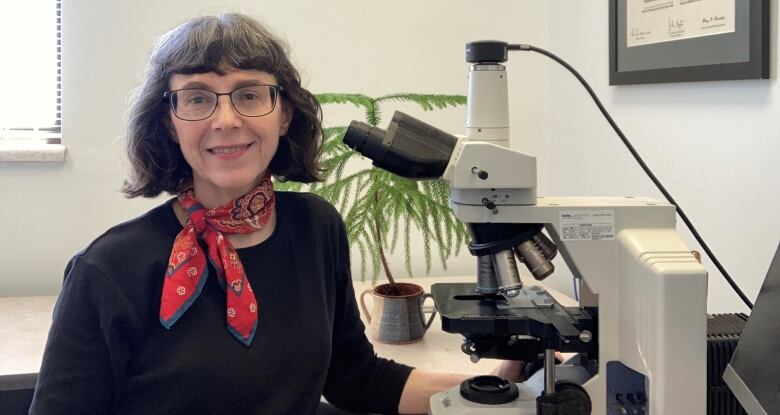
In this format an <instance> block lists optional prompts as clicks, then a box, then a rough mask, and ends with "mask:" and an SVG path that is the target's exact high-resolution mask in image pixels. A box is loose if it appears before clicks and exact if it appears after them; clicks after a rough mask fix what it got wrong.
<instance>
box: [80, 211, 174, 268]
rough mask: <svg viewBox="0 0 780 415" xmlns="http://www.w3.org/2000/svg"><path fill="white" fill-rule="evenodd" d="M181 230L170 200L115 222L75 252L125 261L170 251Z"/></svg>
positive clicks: (90, 257)
mask: <svg viewBox="0 0 780 415" xmlns="http://www.w3.org/2000/svg"><path fill="white" fill-rule="evenodd" d="M180 230H181V225H180V224H179V222H178V220H177V219H176V215H175V214H174V213H173V209H172V206H171V200H169V201H167V202H165V203H163V204H161V205H159V206H157V207H155V208H153V209H151V210H149V211H148V212H146V213H144V214H142V215H140V216H138V217H136V218H134V219H131V220H128V221H125V222H122V223H120V224H117V225H115V226H113V227H111V228H109V229H108V230H106V231H105V232H104V233H103V234H102V235H100V236H98V237H97V238H95V240H93V241H92V242H91V243H90V244H89V245H87V246H86V247H85V248H84V249H83V250H82V251H81V252H79V253H78V254H77V255H76V256H77V257H80V258H81V259H83V260H85V261H87V262H91V263H94V264H104V263H109V264H110V263H115V262H121V263H124V262H126V261H127V260H130V259H135V260H141V261H143V260H144V259H145V258H150V259H151V258H156V256H158V255H160V253H161V252H162V255H167V254H170V249H171V246H172V243H173V240H174V239H175V238H176V235H177V234H178V232H179V231H180Z"/></svg>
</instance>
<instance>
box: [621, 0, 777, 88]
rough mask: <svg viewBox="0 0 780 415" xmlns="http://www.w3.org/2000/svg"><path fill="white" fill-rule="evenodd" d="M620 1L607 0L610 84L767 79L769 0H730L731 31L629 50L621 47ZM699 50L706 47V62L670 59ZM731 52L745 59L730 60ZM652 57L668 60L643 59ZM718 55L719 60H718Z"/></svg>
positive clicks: (623, 17) (623, 13) (623, 37)
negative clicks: (732, 6) (733, 4)
mask: <svg viewBox="0 0 780 415" xmlns="http://www.w3.org/2000/svg"><path fill="white" fill-rule="evenodd" d="M626 1H627V0H609V84H610V85H629V84H652V83H667V82H692V81H717V80H727V79H769V43H770V39H769V16H770V15H769V0H736V8H737V10H736V12H737V18H736V21H735V32H734V33H723V34H717V35H711V36H704V37H699V38H689V39H680V40H675V41H670V42H663V43H655V44H651V45H641V46H634V47H632V48H631V49H630V50H629V48H628V47H627V46H626V37H627V36H626V32H625V25H626V24H625V22H626ZM722 45H723V46H722ZM701 48H705V49H706V48H709V49H710V50H709V52H708V54H707V59H709V60H710V62H706V63H705V62H703V61H702V64H696V62H695V59H696V58H693V60H694V62H693V64H691V62H686V63H684V64H680V65H679V66H678V65H677V63H676V62H675V60H674V57H675V56H681V54H686V53H687V52H693V51H695V50H697V49H698V50H702V49H701ZM736 55H740V56H747V57H746V58H736V61H735V58H734V57H733V56H736ZM652 56H663V57H665V59H667V60H669V61H670V62H669V63H664V64H663V65H664V67H660V68H653V67H650V66H649V65H648V64H646V63H644V62H648V61H654V60H653V59H652V58H651V57H652ZM689 56H690V55H689ZM719 59H723V63H718V62H717V61H718V60H719ZM689 60H691V59H689ZM712 60H715V61H716V62H715V63H712ZM643 65H648V66H647V67H645V66H643ZM656 65H658V64H657V63H656Z"/></svg>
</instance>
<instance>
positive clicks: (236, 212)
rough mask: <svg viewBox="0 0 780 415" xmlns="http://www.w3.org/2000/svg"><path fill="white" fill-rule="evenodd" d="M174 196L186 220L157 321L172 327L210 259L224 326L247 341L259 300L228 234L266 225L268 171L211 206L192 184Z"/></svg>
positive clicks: (190, 300) (205, 275)
mask: <svg viewBox="0 0 780 415" xmlns="http://www.w3.org/2000/svg"><path fill="white" fill-rule="evenodd" d="M178 199H179V201H180V202H181V204H182V206H183V207H184V209H185V210H186V211H187V214H188V215H189V219H188V220H187V223H186V224H185V225H184V228H183V229H182V230H181V232H179V234H178V235H177V236H176V240H175V241H174V243H173V250H172V251H171V257H170V259H169V260H168V269H167V270H166V272H165V281H164V283H163V290H162V299H161V301H160V323H162V325H163V327H165V328H166V329H170V328H171V327H172V326H173V324H174V323H176V322H177V321H178V320H179V318H181V316H182V315H183V314H184V312H186V311H187V309H189V308H190V306H192V304H193V303H194V302H195V300H197V299H198V296H199V295H200V293H201V291H202V290H203V286H204V285H205V282H206V279H207V278H208V274H209V268H208V264H209V263H210V264H211V265H212V267H213V269H214V270H216V273H217V281H218V282H219V284H220V286H221V287H222V288H223V289H224V290H225V292H226V294H227V310H226V311H225V313H226V321H227V328H228V331H229V332H230V333H231V334H232V335H233V336H235V337H236V338H237V339H238V340H239V341H241V342H242V343H243V344H245V345H246V346H249V345H250V344H251V343H252V339H253V338H254V335H255V330H256V329H257V307H258V305H257V301H256V300H255V295H254V293H253V292H252V287H251V286H250V285H249V281H248V280H247V278H246V274H245V273H244V267H243V266H242V264H241V260H240V259H239V257H238V254H237V253H236V250H235V248H233V245H232V244H231V243H230V241H229V240H228V238H227V237H226V235H229V234H248V233H252V232H255V231H257V230H259V229H262V228H263V227H264V226H265V225H267V224H268V221H269V220H270V218H271V212H272V211H273V206H274V202H275V197H274V190H273V184H272V182H271V175H270V172H267V173H266V175H265V176H264V177H263V179H262V180H261V181H260V183H259V184H258V185H257V187H255V188H254V189H252V190H251V191H250V192H248V193H247V194H245V195H244V196H242V197H240V198H238V199H236V200H234V201H232V202H228V203H225V204H222V205H220V206H217V207H216V208H214V209H208V208H206V207H204V206H203V205H201V204H200V203H199V202H198V200H197V199H195V194H194V192H193V189H189V190H187V191H184V192H183V193H181V194H180V195H179V196H178ZM199 242H202V244H199ZM204 248H205V251H204Z"/></svg>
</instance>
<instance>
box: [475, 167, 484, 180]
mask: <svg viewBox="0 0 780 415" xmlns="http://www.w3.org/2000/svg"><path fill="white" fill-rule="evenodd" d="M471 172H472V173H474V174H476V175H477V177H479V178H480V180H487V178H488V172H486V171H485V170H481V169H480V168H479V167H472V168H471Z"/></svg>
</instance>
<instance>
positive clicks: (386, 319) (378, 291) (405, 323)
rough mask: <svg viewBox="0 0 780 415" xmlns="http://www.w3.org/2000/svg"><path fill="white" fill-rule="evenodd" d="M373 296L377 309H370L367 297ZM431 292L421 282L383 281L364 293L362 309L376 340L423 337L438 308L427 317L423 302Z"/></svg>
mask: <svg viewBox="0 0 780 415" xmlns="http://www.w3.org/2000/svg"><path fill="white" fill-rule="evenodd" d="M369 294H370V295H371V297H372V299H373V303H374V304H373V305H374V308H373V310H374V311H373V312H372V313H369V312H368V307H366V302H365V298H366V296H367V295H369ZM428 298H432V297H431V294H428V293H425V291H424V290H423V288H422V287H420V286H419V285H417V284H410V283H397V284H394V285H390V284H381V285H377V286H376V287H374V288H369V289H367V290H365V291H363V292H362V293H361V294H360V309H361V310H362V311H363V315H364V316H365V317H366V320H367V321H368V324H369V326H370V327H371V336H372V337H373V338H374V340H377V341H380V342H383V343H391V344H403V343H413V342H416V341H419V340H420V339H422V337H423V335H425V332H426V331H427V330H428V327H430V326H431V323H433V318H434V317H436V309H435V308H431V311H430V313H431V316H430V317H428V319H427V321H426V319H425V312H426V311H424V310H423V303H424V302H425V300H427V299H428Z"/></svg>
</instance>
